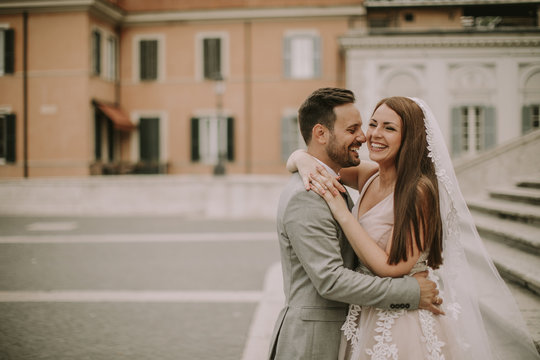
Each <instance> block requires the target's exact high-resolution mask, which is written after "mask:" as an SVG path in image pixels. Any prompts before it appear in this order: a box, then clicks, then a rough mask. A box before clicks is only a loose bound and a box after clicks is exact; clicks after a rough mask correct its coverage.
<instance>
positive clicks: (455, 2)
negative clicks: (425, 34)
mask: <svg viewBox="0 0 540 360" xmlns="http://www.w3.org/2000/svg"><path fill="white" fill-rule="evenodd" d="M532 3H538V1H534V0H365V1H364V6H365V7H366V8H380V7H408V6H464V5H502V4H532Z"/></svg>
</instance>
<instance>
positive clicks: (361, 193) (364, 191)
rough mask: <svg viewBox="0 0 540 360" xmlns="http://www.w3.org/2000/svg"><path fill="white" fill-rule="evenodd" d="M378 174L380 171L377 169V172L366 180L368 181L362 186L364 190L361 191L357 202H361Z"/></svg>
mask: <svg viewBox="0 0 540 360" xmlns="http://www.w3.org/2000/svg"><path fill="white" fill-rule="evenodd" d="M377 176H379V172H378V171H377V172H376V173H375V174H373V175H372V176H371V177H370V178H369V179H368V180H367V181H366V183H365V184H364V186H363V187H362V191H360V196H359V197H358V201H357V203H360V201H362V198H363V197H364V194H365V193H366V191H367V188H368V187H369V185H371V183H372V182H373V180H375V179H376V178H377Z"/></svg>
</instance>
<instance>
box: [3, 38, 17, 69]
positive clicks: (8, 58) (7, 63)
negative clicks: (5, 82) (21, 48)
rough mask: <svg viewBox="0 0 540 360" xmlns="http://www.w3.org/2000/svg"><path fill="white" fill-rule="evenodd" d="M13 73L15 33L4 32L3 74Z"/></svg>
mask: <svg viewBox="0 0 540 360" xmlns="http://www.w3.org/2000/svg"><path fill="white" fill-rule="evenodd" d="M14 72H15V31H14V30H13V29H7V30H5V31H4V74H13V73H14Z"/></svg>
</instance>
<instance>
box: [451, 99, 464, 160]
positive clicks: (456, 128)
mask: <svg viewBox="0 0 540 360" xmlns="http://www.w3.org/2000/svg"><path fill="white" fill-rule="evenodd" d="M460 115H461V108H459V107H455V108H452V155H455V156H457V155H459V154H460V153H461V149H462V146H463V144H462V141H463V134H462V133H461V130H462V127H461V116H460Z"/></svg>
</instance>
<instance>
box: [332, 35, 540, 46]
mask: <svg viewBox="0 0 540 360" xmlns="http://www.w3.org/2000/svg"><path fill="white" fill-rule="evenodd" d="M339 42H340V45H341V47H342V48H344V49H357V48H358V49H360V48H361V49H365V48H374V49H376V48H379V49H380V48H393V49H395V48H455V47H475V48H495V47H512V48H520V47H521V48H537V49H540V34H538V33H531V34H511V35H510V34H497V35H484V34H481V35H476V34H474V35H472V34H461V35H455V34H454V35H447V36H445V35H396V36H383V35H356V36H354V35H345V36H342V37H340V39H339Z"/></svg>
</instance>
